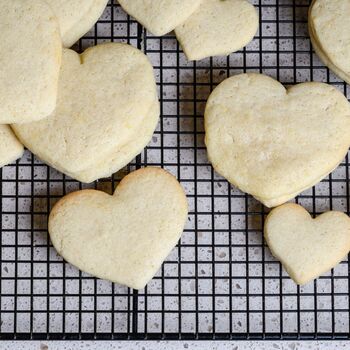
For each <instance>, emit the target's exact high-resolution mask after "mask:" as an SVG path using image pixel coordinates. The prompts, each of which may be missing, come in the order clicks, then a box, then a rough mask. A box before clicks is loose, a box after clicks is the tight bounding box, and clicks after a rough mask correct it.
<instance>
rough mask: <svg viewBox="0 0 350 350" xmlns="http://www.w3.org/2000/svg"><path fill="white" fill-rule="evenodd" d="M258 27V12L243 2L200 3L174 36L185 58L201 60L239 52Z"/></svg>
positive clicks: (209, 1)
mask: <svg viewBox="0 0 350 350" xmlns="http://www.w3.org/2000/svg"><path fill="white" fill-rule="evenodd" d="M258 25H259V18H258V14H257V11H256V10H255V8H254V6H253V5H251V4H250V3H249V2H248V1H246V0H225V1H222V0H202V3H201V5H200V6H199V8H198V9H197V10H196V11H195V12H194V13H193V14H192V15H191V16H190V17H189V18H188V19H187V20H186V21H185V22H184V23H183V24H181V25H180V26H178V27H176V28H175V34H176V37H177V39H178V40H179V42H180V44H181V46H182V48H183V50H184V52H185V54H186V57H187V58H188V59H189V60H200V59H203V58H205V57H210V56H219V55H228V54H230V53H231V52H235V51H238V50H240V49H241V48H243V47H244V46H246V45H247V44H248V43H249V42H250V41H251V40H252V39H253V37H254V34H255V33H256V31H257V29H258Z"/></svg>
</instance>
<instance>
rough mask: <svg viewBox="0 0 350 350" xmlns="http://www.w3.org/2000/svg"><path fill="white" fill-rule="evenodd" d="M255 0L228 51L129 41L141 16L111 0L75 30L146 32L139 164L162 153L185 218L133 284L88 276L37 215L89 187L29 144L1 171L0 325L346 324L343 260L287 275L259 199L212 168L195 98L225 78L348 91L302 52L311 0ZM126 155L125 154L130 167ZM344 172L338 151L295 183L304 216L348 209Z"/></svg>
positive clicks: (105, 330) (178, 329)
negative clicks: (153, 113) (151, 73)
mask: <svg viewBox="0 0 350 350" xmlns="http://www.w3.org/2000/svg"><path fill="white" fill-rule="evenodd" d="M251 2H252V3H254V4H255V5H257V9H259V10H260V15H261V19H262V21H261V26H260V28H259V33H258V35H257V36H256V38H255V39H254V40H253V41H252V42H251V43H250V44H249V45H248V46H247V47H246V49H245V50H244V51H242V52H238V53H235V54H232V55H230V56H229V57H228V58H226V57H224V58H222V57H218V58H214V59H212V60H209V59H207V60H202V61H200V62H196V63H192V62H188V61H187V60H186V59H185V58H184V56H183V54H182V53H181V52H179V50H178V46H177V41H176V39H175V38H174V36H173V35H168V36H165V37H162V38H161V39H159V38H157V37H152V36H150V35H147V37H146V39H145V38H143V39H145V40H140V43H139V42H138V41H137V38H138V27H137V24H136V23H135V22H130V21H128V20H127V17H126V14H125V13H124V12H123V11H122V10H121V9H120V8H119V7H117V6H114V7H113V10H112V8H111V7H110V6H109V7H107V8H106V11H105V13H104V15H103V16H102V19H103V20H104V21H100V23H99V24H98V25H96V27H95V28H93V29H92V30H91V32H90V33H88V34H87V36H86V37H85V38H84V39H83V40H82V47H83V48H85V47H88V46H92V45H94V44H95V43H101V42H104V41H109V36H110V33H113V39H114V40H115V41H116V42H120V41H127V39H129V40H128V41H129V42H130V43H131V44H132V45H135V46H137V44H142V45H141V46H142V48H143V49H144V51H145V52H146V53H147V55H148V57H149V58H150V60H151V62H152V64H153V65H154V67H155V74H156V78H157V82H158V85H159V95H160V97H161V103H162V118H161V121H160V124H159V126H158V128H157V130H156V132H155V134H154V136H153V138H152V141H151V142H150V144H149V146H148V148H147V149H145V150H144V152H142V154H141V164H142V166H144V165H147V166H159V165H160V164H161V165H162V166H164V168H165V169H167V170H169V171H170V172H172V173H173V174H174V175H176V176H177V177H178V179H179V180H180V181H181V183H182V185H183V186H184V188H185V190H186V193H187V195H188V198H189V205H190V215H189V221H188V223H187V226H186V230H185V232H184V234H183V236H182V239H181V243H180V244H179V246H178V247H177V248H176V249H174V250H173V251H172V253H171V254H170V255H169V257H168V258H167V260H166V262H165V263H164V264H163V267H162V269H161V270H160V271H159V272H158V274H157V276H156V277H155V278H154V279H153V280H152V281H151V282H150V283H149V284H148V286H147V288H146V289H145V290H143V291H140V292H139V293H138V294H137V295H134V293H133V292H132V291H129V290H128V289H127V288H126V287H123V286H120V285H117V284H111V283H109V282H106V281H102V280H94V279H93V278H92V277H91V276H88V275H87V274H84V273H81V272H79V271H78V270H77V269H75V268H74V267H73V266H71V265H69V264H67V263H65V262H63V261H62V259H61V258H60V257H59V256H58V255H57V254H56V252H55V250H54V249H53V248H52V247H51V245H50V244H49V240H48V236H47V227H46V225H47V216H48V213H49V209H50V207H51V206H52V205H53V204H54V203H55V201H57V200H58V199H59V198H60V197H62V196H63V195H64V194H66V193H70V192H72V191H74V190H77V189H79V188H81V187H83V188H85V187H86V186H85V185H84V186H81V185H80V184H79V183H77V182H75V181H73V180H71V179H68V178H63V176H62V174H60V173H59V172H57V171H55V170H53V169H49V168H47V167H46V166H45V165H43V164H42V163H41V162H40V161H38V160H37V159H36V158H34V157H32V156H31V154H30V153H29V152H26V153H25V155H24V156H23V157H22V159H21V160H20V161H19V162H18V164H12V165H9V166H7V167H4V168H3V169H2V179H3V180H4V181H3V184H2V196H3V198H2V208H3V212H2V230H3V232H2V237H1V239H2V244H3V248H2V251H1V254H2V257H1V261H0V274H1V277H2V281H1V283H0V292H1V295H0V309H1V310H2V313H3V315H2V318H1V320H0V321H1V322H0V332H1V333H2V334H5V333H7V334H14V335H17V336H18V335H20V334H21V335H22V337H23V334H26V335H27V337H28V338H29V337H30V336H31V335H32V334H48V337H50V335H51V334H56V335H60V334H61V335H66V334H79V333H81V334H84V333H87V334H96V337H99V335H100V334H111V333H113V334H121V335H124V336H125V337H127V336H133V334H135V333H138V334H143V333H145V334H147V335H149V334H154V333H156V334H164V333H168V334H178V333H182V334H184V333H188V334H200V333H205V334H209V335H210V334H211V335H212V336H213V337H215V335H216V334H219V333H225V334H228V333H230V334H232V336H233V337H235V335H236V334H246V333H250V334H253V333H256V334H259V335H261V336H262V335H263V334H276V335H277V336H278V334H279V333H281V332H282V333H284V334H294V335H297V334H300V333H310V334H314V333H318V334H320V333H327V334H334V333H339V334H349V331H350V326H349V305H350V298H349V290H350V287H349V282H348V276H349V268H350V264H349V263H348V262H347V261H344V262H343V263H342V264H340V265H338V266H337V267H336V268H335V269H334V270H333V272H329V273H327V274H326V275H324V276H322V278H320V279H318V280H317V281H315V282H312V283H309V284H307V285H305V286H303V287H297V286H296V285H295V284H294V283H293V282H292V281H291V280H290V279H289V278H288V276H287V274H286V273H285V271H283V269H282V268H281V266H280V265H279V263H278V262H277V261H276V260H275V259H274V258H273V257H272V256H271V254H270V252H269V250H268V248H267V247H266V246H265V245H264V242H263V239H262V228H263V216H264V213H265V214H266V211H265V212H264V209H263V208H262V207H261V206H260V204H259V203H258V202H257V201H255V200H254V199H252V198H251V197H245V196H244V194H243V193H241V192H240V191H238V190H237V189H236V188H234V187H231V186H229V184H228V183H227V181H226V180H224V179H223V178H221V177H219V176H218V175H217V174H215V172H214V171H213V169H212V167H211V166H210V164H209V162H208V159H207V155H206V150H205V147H204V141H203V140H204V129H203V111H204V106H205V101H206V99H207V97H208V95H209V93H210V91H211V89H212V88H213V86H214V85H216V84H218V83H219V82H221V81H222V80H224V79H225V78H226V77H227V76H230V75H234V74H238V73H241V72H243V71H247V72H262V73H266V74H268V75H270V76H272V77H275V78H278V79H279V80H280V81H281V82H283V83H285V84H290V83H297V82H304V81H307V80H310V79H312V80H316V81H323V82H326V81H327V82H330V83H332V84H333V86H336V87H337V88H339V89H340V90H341V91H342V92H344V93H348V97H350V89H347V88H346V86H345V85H344V84H343V82H342V81H340V80H339V79H338V78H337V77H335V76H334V75H333V74H332V73H330V72H328V71H327V69H326V68H325V67H324V66H323V65H322V63H321V62H320V61H319V59H318V58H317V56H316V55H315V54H312V50H311V47H310V40H309V38H308V33H307V5H308V0H297V1H296V0H295V1H293V0H251ZM277 4H280V5H281V6H280V7H278V6H276V5H277ZM258 5H261V6H260V7H259V6H258ZM277 20H279V25H278V26H277V25H276V23H277ZM277 28H278V35H277ZM134 166H135V162H132V163H131V168H130V169H129V170H132V169H133V167H134ZM348 173H349V166H348V163H343V164H342V165H341V166H340V167H338V168H337V169H336V170H335V171H334V172H333V174H332V177H331V178H329V179H328V178H327V179H326V180H325V181H323V182H321V183H319V184H318V185H317V186H315V188H314V189H313V190H308V191H305V192H304V193H303V194H302V196H300V197H299V203H300V204H302V205H303V206H304V207H306V208H307V209H308V210H309V211H310V212H312V213H313V214H314V213H319V212H323V211H326V210H329V209H330V208H331V209H335V210H341V211H349V201H348V192H347V191H348V190H347V189H348V175H347V174H348ZM116 179H117V177H116ZM115 183H116V181H115V182H112V181H110V180H108V179H107V180H104V181H99V182H98V183H96V187H97V188H98V189H100V190H104V191H106V192H108V193H111V192H112V190H113V189H114V187H115ZM91 186H92V185H91ZM51 339H52V337H51ZM158 339H159V338H158ZM8 349H11V350H12V349H28V350H32V349H35V350H48V349H50V350H51V349H57V350H62V349H65V350H70V349H74V350H79V349H103V350H108V349H126V350H128V349H132V350H146V349H155V350H157V349H167V350H174V349H195V350H197V349H200V350H208V349H214V350H215V349H218V350H228V349H230V350H239V349H253V350H254V349H259V350H264V349H272V350H274V349H286V350H294V349H332V350H333V349H350V343H344V342H310V341H305V342H303V343H298V342H242V341H239V342H235V341H231V342H209V341H204V342H202V341H201V342H189V341H184V342H144V341H142V342H131V341H130V342H127V341H124V342H117V341H113V342H106V341H101V342H72V341H70V342H47V341H41V342H40V341H39V342H36V341H33V342H25V343H24V342H0V350H8Z"/></svg>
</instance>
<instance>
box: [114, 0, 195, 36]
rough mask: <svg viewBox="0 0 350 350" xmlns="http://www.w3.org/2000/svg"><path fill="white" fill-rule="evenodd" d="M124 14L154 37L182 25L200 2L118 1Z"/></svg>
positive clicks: (178, 0)
mask: <svg viewBox="0 0 350 350" xmlns="http://www.w3.org/2000/svg"><path fill="white" fill-rule="evenodd" d="M119 3H120V5H121V6H122V7H123V9H124V10H125V12H127V13H128V14H129V15H131V16H133V17H135V19H136V20H137V21H139V22H140V23H141V24H142V25H143V26H144V27H146V28H147V29H148V30H149V31H150V32H151V33H152V34H154V35H158V36H161V35H165V34H167V33H169V32H171V31H172V30H173V29H175V28H176V27H177V26H178V25H180V24H181V23H183V22H184V21H185V20H186V19H187V18H188V17H189V16H190V15H191V14H192V13H193V12H194V11H195V10H196V9H197V8H198V6H199V5H200V3H201V0H190V1H189V0H156V1H155V0H119Z"/></svg>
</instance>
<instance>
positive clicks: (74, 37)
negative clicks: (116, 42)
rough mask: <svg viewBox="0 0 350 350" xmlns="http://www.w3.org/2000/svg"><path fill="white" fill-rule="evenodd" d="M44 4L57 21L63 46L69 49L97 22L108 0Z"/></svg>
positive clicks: (51, 0)
mask: <svg viewBox="0 0 350 350" xmlns="http://www.w3.org/2000/svg"><path fill="white" fill-rule="evenodd" d="M32 1H33V0H32ZM46 2H47V3H48V4H49V5H50V6H51V8H52V9H53V10H54V12H55V15H56V16H57V19H58V21H59V24H60V28H61V36H62V41H63V45H64V46H65V47H70V46H72V45H73V44H74V43H75V42H76V41H78V40H79V39H80V38H81V37H82V36H83V35H84V34H85V33H87V32H88V31H89V29H90V28H91V27H92V26H93V25H94V24H95V23H96V22H97V20H98V19H99V17H100V16H101V15H102V13H103V10H104V9H105V7H106V5H107V3H108V0H46Z"/></svg>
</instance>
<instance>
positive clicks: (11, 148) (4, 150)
mask: <svg viewBox="0 0 350 350" xmlns="http://www.w3.org/2000/svg"><path fill="white" fill-rule="evenodd" d="M0 140H1V143H0V168H1V167H3V166H5V165H7V164H10V163H12V162H14V161H15V160H16V159H18V158H21V157H22V154H23V151H24V148H23V145H22V144H21V143H20V142H19V141H18V140H17V138H16V136H15V135H14V134H13V132H12V130H11V128H10V127H9V126H8V125H0Z"/></svg>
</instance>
